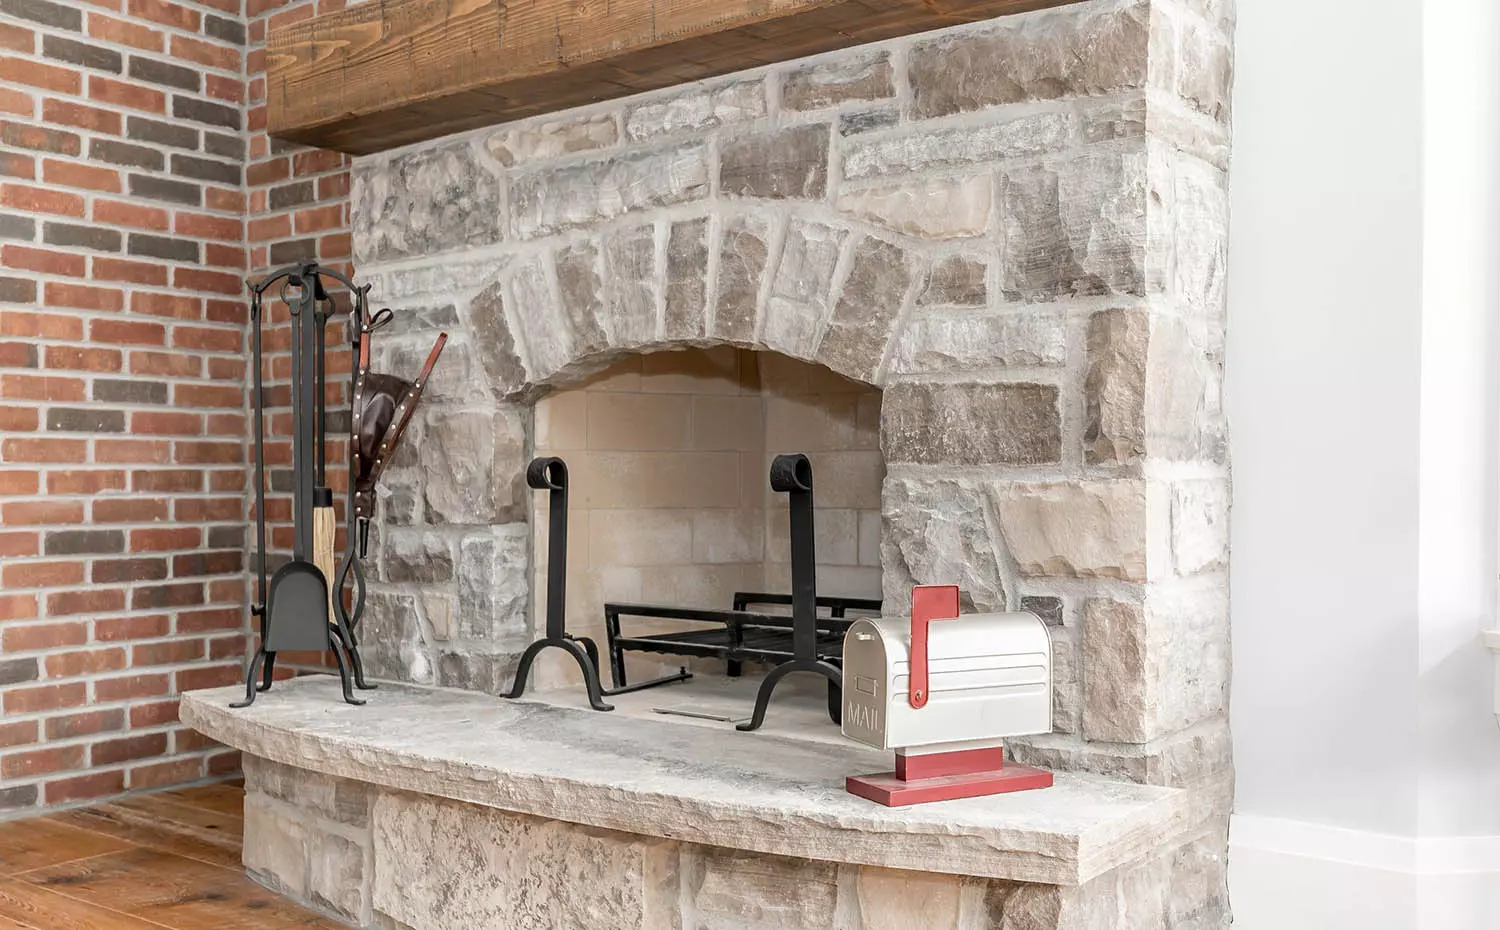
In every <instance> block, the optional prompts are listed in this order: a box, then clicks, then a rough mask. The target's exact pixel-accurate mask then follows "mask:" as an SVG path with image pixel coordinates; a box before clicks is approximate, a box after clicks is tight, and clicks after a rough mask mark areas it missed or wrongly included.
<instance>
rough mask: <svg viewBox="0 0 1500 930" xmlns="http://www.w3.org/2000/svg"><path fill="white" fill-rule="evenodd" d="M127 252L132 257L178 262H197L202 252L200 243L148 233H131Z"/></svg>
mask: <svg viewBox="0 0 1500 930" xmlns="http://www.w3.org/2000/svg"><path fill="white" fill-rule="evenodd" d="M126 250H127V251H128V252H129V253H130V254H131V255H143V256H146V257H148V258H160V259H165V260H167V261H177V262H196V261H198V259H199V257H200V252H201V250H200V249H199V247H198V243H196V242H193V241H192V240H190V239H173V238H170V237H168V236H152V235H148V234H146V233H131V234H130V240H129V242H128V244H127V246H126Z"/></svg>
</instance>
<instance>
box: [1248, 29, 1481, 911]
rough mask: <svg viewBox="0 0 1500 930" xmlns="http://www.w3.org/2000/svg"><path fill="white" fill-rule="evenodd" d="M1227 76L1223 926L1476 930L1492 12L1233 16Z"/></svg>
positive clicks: (1479, 903) (1479, 806)
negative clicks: (1229, 505)
mask: <svg viewBox="0 0 1500 930" xmlns="http://www.w3.org/2000/svg"><path fill="white" fill-rule="evenodd" d="M1236 55H1237V63H1236V77H1235V110H1234V134H1235V139H1234V161H1233V167H1232V170H1231V187H1232V208H1231V209H1232V215H1231V233H1230V253H1229V254H1230V290H1229V303H1230V308H1229V314H1230V316H1229V327H1230V330H1229V342H1228V353H1229V354H1228V370H1227V372H1226V379H1227V383H1226V391H1227V402H1228V405H1229V412H1230V417H1231V428H1232V431H1233V432H1232V443H1233V450H1232V451H1233V457H1234V484H1235V509H1234V515H1233V530H1232V532H1233V540H1232V541H1233V546H1234V557H1233V560H1232V565H1233V567H1232V577H1231V584H1232V589H1231V590H1232V622H1233V634H1234V650H1235V665H1234V676H1235V678H1234V691H1233V710H1232V725H1233V730H1234V739H1235V756H1236V760H1235V761H1236V772H1237V781H1238V789H1237V795H1236V804H1235V809H1236V818H1235V827H1234V837H1233V839H1232V842H1231V883H1232V890H1233V894H1234V906H1235V910H1236V913H1237V916H1238V920H1237V923H1236V926H1237V927H1239V928H1248V930H1303V928H1307V930H1313V928H1317V930H1322V928H1325V927H1328V926H1337V925H1350V926H1353V925H1358V926H1360V927H1361V928H1362V930H1386V928H1389V930H1407V928H1413V927H1418V926H1420V927H1432V928H1442V930H1470V928H1473V930H1478V928H1481V927H1483V928H1494V927H1496V926H1500V728H1497V727H1496V723H1495V720H1494V717H1493V716H1492V715H1491V713H1490V709H1491V695H1492V677H1491V676H1492V674H1493V673H1492V668H1491V665H1490V662H1489V658H1488V655H1487V653H1486V652H1485V651H1484V650H1483V648H1482V646H1481V644H1480V642H1479V639H1478V631H1479V630H1481V629H1482V628H1484V627H1485V626H1493V625H1500V624H1497V623H1496V621H1495V592H1496V533H1497V525H1500V524H1497V503H1496V501H1497V490H1500V487H1497V475H1500V468H1497V454H1496V435H1497V425H1500V351H1497V329H1500V324H1497V316H1500V276H1497V270H1500V3H1496V2H1495V0H1425V3H1418V2H1412V0H1367V2H1360V3H1351V2H1350V0H1240V2H1239V23H1238V29H1237V37H1236ZM1377 902H1378V904H1379V906H1378V907H1372V906H1371V905H1373V904H1376V903H1377Z"/></svg>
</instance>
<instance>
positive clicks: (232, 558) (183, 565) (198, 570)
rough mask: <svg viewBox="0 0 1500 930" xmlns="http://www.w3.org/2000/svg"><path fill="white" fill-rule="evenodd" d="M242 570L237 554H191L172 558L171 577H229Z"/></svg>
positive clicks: (241, 555)
mask: <svg viewBox="0 0 1500 930" xmlns="http://www.w3.org/2000/svg"><path fill="white" fill-rule="evenodd" d="M243 568H244V557H243V554H242V553H239V552H191V553H187V554H184V555H178V556H173V557H172V577H174V578H192V577H196V576H202V575H231V574H236V573H238V572H240V571H241V570H243Z"/></svg>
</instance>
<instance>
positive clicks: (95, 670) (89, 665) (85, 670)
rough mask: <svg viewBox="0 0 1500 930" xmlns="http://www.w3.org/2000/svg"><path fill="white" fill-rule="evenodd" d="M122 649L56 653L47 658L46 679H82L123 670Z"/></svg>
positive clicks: (124, 657)
mask: <svg viewBox="0 0 1500 930" xmlns="http://www.w3.org/2000/svg"><path fill="white" fill-rule="evenodd" d="M126 658H127V656H126V654H125V650H124V649H120V648H113V649H82V650H78V651H77V652H57V653H53V654H52V655H49V656H47V658H46V665H47V678H48V679H49V680H50V679H55V678H82V677H84V676H87V675H98V674H101V673H103V672H118V671H120V670H122V669H124V668H125V664H126Z"/></svg>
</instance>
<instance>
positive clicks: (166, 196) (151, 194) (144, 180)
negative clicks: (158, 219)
mask: <svg viewBox="0 0 1500 930" xmlns="http://www.w3.org/2000/svg"><path fill="white" fill-rule="evenodd" d="M129 186H130V193H131V195H132V196H135V197H144V198H146V199H148V200H161V201H165V202H167V203H180V204H187V205H188V206H193V207H198V206H202V205H203V188H201V187H199V186H198V185H196V184H189V183H187V182H185V181H173V180H171V179H170V178H153V177H151V176H149V175H144V174H132V175H130V178H129Z"/></svg>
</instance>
